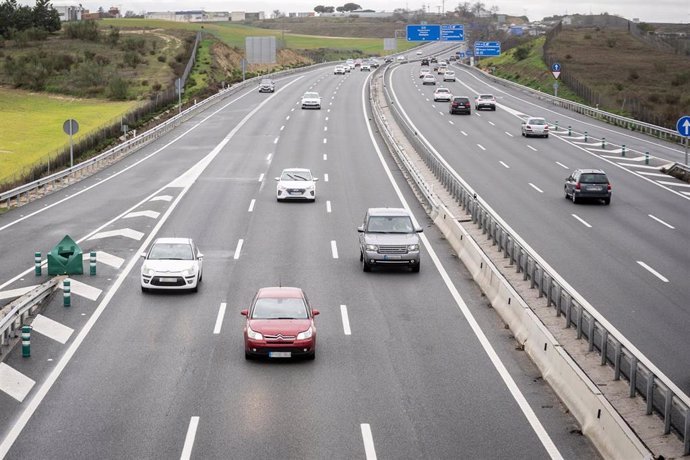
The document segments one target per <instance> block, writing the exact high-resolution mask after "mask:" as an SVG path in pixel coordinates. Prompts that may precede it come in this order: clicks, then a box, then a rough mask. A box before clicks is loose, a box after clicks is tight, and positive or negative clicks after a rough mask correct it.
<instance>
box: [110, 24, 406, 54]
mask: <svg viewBox="0 0 690 460" xmlns="http://www.w3.org/2000/svg"><path fill="white" fill-rule="evenodd" d="M102 23H103V26H104V27H108V26H111V25H112V26H115V27H136V28H145V27H149V28H152V29H186V30H204V31H206V32H209V33H212V34H213V35H215V36H216V37H218V38H219V39H220V40H222V41H223V42H224V43H226V44H227V45H229V46H237V47H240V48H244V40H245V38H247V37H259V36H274V37H276V38H277V39H278V40H284V41H285V47H287V48H292V49H317V48H333V49H358V50H361V51H363V52H364V53H370V54H384V51H383V40H382V39H380V38H350V37H341V38H337V37H317V36H310V35H299V34H290V33H283V32H282V31H280V30H270V29H261V28H258V27H249V26H245V25H242V24H232V23H229V22H206V23H192V22H189V23H187V22H174V21H161V20H152V19H104V20H103V21H102ZM416 45H417V44H416V43H414V42H408V41H406V40H398V47H399V50H398V51H405V50H408V49H410V48H412V47H414V46H416Z"/></svg>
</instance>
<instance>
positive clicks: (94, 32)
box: [64, 21, 100, 42]
mask: <svg viewBox="0 0 690 460" xmlns="http://www.w3.org/2000/svg"><path fill="white" fill-rule="evenodd" d="M64 29H65V36H66V37H67V38H73V39H77V40H85V41H90V42H97V41H98V40H99V39H100V34H99V33H98V25H96V21H79V22H74V23H67V24H65V25H64Z"/></svg>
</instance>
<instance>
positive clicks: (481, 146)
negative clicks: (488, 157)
mask: <svg viewBox="0 0 690 460" xmlns="http://www.w3.org/2000/svg"><path fill="white" fill-rule="evenodd" d="M477 147H479V148H480V149H482V150H486V149H485V148H484V146H483V145H482V144H477Z"/></svg>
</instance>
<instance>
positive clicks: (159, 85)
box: [151, 82, 163, 91]
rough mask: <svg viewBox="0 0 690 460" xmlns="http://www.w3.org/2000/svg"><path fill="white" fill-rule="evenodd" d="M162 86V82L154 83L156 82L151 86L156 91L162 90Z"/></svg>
mask: <svg viewBox="0 0 690 460" xmlns="http://www.w3.org/2000/svg"><path fill="white" fill-rule="evenodd" d="M162 87H163V85H161V84H160V83H158V82H156V83H154V84H153V85H152V86H151V89H152V90H154V91H160V90H161V88H162Z"/></svg>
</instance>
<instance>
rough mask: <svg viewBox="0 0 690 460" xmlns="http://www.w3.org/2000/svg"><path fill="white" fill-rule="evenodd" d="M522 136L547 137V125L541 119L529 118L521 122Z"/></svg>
mask: <svg viewBox="0 0 690 460" xmlns="http://www.w3.org/2000/svg"><path fill="white" fill-rule="evenodd" d="M522 135H523V136H525V137H530V136H540V137H549V124H548V123H547V122H546V120H545V119H543V118H541V117H529V118H528V119H527V120H525V121H523V122H522Z"/></svg>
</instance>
